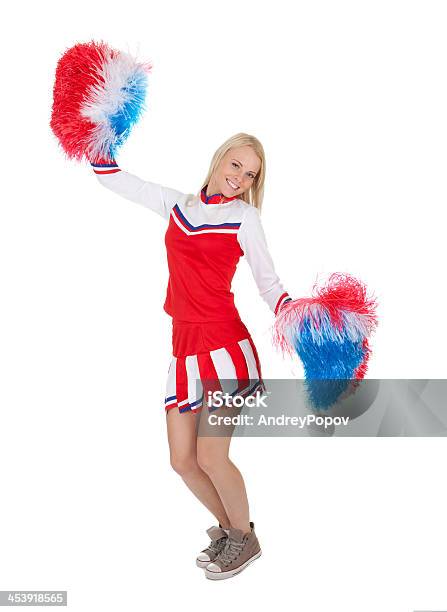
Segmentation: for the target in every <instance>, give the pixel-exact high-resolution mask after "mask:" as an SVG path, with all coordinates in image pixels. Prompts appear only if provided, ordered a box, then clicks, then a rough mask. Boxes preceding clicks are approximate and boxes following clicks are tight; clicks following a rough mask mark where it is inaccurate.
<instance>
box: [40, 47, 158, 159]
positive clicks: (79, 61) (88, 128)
mask: <svg viewBox="0 0 447 612" xmlns="http://www.w3.org/2000/svg"><path fill="white" fill-rule="evenodd" d="M151 68H152V66H151V65H150V64H148V63H140V62H137V61H136V60H135V59H134V58H133V57H132V56H130V55H129V54H127V53H123V52H121V51H117V50H115V49H112V48H111V47H109V46H108V45H107V44H106V43H104V42H100V43H96V42H93V41H92V42H88V43H79V44H77V45H75V46H74V47H71V48H70V49H68V50H67V51H66V52H65V53H64V54H63V55H62V57H61V58H60V59H59V62H58V64H57V68H56V78H55V83H54V89H53V108H52V115H51V122H50V126H51V129H52V130H53V132H54V134H55V136H56V137H57V138H58V140H59V142H60V144H61V146H62V148H63V149H64V151H65V153H66V154H67V156H68V157H69V158H74V159H77V160H82V159H83V158H85V159H87V160H88V161H90V162H92V163H95V162H98V161H108V160H113V159H114V158H115V155H116V152H117V149H118V148H119V147H120V146H121V145H122V144H123V143H124V142H125V140H126V139H127V137H128V135H129V133H130V130H131V128H132V126H133V125H134V124H135V123H136V122H137V121H138V119H139V118H140V116H141V113H142V111H143V110H144V103H145V97H146V90H147V76H148V73H149V72H150V70H151Z"/></svg>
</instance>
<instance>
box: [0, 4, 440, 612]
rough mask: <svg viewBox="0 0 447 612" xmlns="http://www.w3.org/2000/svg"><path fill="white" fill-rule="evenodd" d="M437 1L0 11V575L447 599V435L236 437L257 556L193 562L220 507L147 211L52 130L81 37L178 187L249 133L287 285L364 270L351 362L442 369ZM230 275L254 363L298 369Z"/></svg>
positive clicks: (82, 594) (242, 593)
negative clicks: (177, 352) (201, 483)
mask: <svg viewBox="0 0 447 612" xmlns="http://www.w3.org/2000/svg"><path fill="white" fill-rule="evenodd" d="M446 18H447V5H446V3H445V2H430V1H429V2H427V1H424V2H422V1H420V2H411V1H406V2H397V1H390V0H388V1H387V2H379V1H375V2H360V1H357V2H294V3H292V2H290V3H289V2H285V1H284V0H282V1H276V2H270V3H264V2H260V1H259V0H258V1H257V2H253V1H247V0H244V1H239V2H238V1H234V0H226V1H223V2H210V1H208V2H205V1H204V2H199V1H192V0H189V1H188V2H180V1H178V2H168V1H165V2H163V3H162V2H158V3H152V2H144V3H137V2H134V1H132V0H128V1H127V2H114V1H113V0H109V1H108V2H107V3H105V4H104V3H94V2H85V1H78V2H77V3H74V4H73V3H71V4H67V5H64V4H61V3H56V2H54V3H45V4H42V3H28V4H25V5H24V4H21V3H10V4H8V5H6V8H5V9H4V11H3V15H2V21H3V25H4V28H5V32H4V33H3V35H2V38H1V43H0V44H1V56H2V64H3V65H2V88H3V93H2V99H1V104H2V107H4V108H3V109H2V156H3V158H4V159H3V163H2V166H3V171H2V198H1V225H0V256H1V278H0V283H1V285H0V288H1V294H2V295H1V303H0V308H1V321H0V325H1V339H0V342H1V344H0V351H1V364H0V366H1V370H0V376H1V389H0V394H1V395H0V400H1V420H0V432H1V440H0V465H1V482H0V484H1V500H0V529H1V538H0V590H2V589H3V590H5V589H27V590H31V589H66V590H68V592H69V609H72V610H76V611H88V612H90V611H95V612H97V611H100V610H101V611H102V610H104V611H107V612H111V611H114V610H120V611H122V610H128V611H132V612H133V611H140V610H149V609H153V608H154V606H155V602H156V601H157V604H156V605H157V608H158V609H161V610H165V609H175V608H177V609H182V610H197V609H201V610H203V609H213V610H219V611H220V610H222V611H223V610H228V609H230V608H231V609H243V608H244V606H249V607H250V609H253V608H259V607H263V606H265V607H266V608H270V607H274V608H275V609H276V608H278V609H279V607H280V606H281V607H285V606H287V608H288V609H290V608H292V607H293V608H295V609H299V610H305V611H306V612H323V611H324V612H326V611H328V610H343V611H344V612H351V611H352V612H354V611H355V612H357V611H358V610H362V612H370V611H371V612H373V611H374V612H378V611H380V612H388V611H389V612H391V611H392V612H408V611H412V610H416V609H419V610H420V609H424V610H442V609H444V610H445V609H447V594H446V589H445V550H446V548H445V547H446V535H445V511H446V507H445V501H444V498H443V496H442V492H441V490H442V486H441V484H442V482H443V481H444V480H445V464H446V451H445V442H444V440H443V439H442V438H439V439H433V438H426V439H397V438H394V439H374V438H373V439H332V440H331V439H298V438H295V439H285V440H284V439H279V438H276V439H236V440H234V442H233V459H234V461H235V463H236V464H237V465H238V466H239V468H240V469H241V471H242V473H243V475H244V477H245V479H246V484H247V489H248V494H249V499H250V505H251V514H252V517H251V518H252V520H254V521H255V524H256V530H257V533H258V537H259V540H260V543H261V546H262V548H263V556H262V557H261V559H260V560H259V561H257V562H256V563H255V564H254V565H253V566H252V567H250V568H249V569H247V571H246V572H244V573H243V574H241V575H240V576H238V577H235V578H234V579H232V580H229V581H224V582H222V583H214V582H211V581H207V580H206V579H205V578H204V576H203V573H202V571H201V570H200V569H198V568H197V567H196V566H195V564H194V560H195V556H196V554H197V552H199V551H200V550H201V549H202V548H203V547H204V546H205V545H206V544H207V543H208V538H207V537H206V534H205V533H204V530H205V529H206V528H207V527H209V526H210V525H211V524H212V523H213V522H214V521H213V517H211V516H210V515H209V513H208V511H207V510H206V509H204V508H202V507H201V506H200V504H199V502H198V501H197V500H196V499H195V498H194V497H193V496H192V494H191V493H190V492H189V490H188V489H187V488H186V487H185V486H184V484H183V482H182V481H181V479H180V477H179V476H178V475H177V474H175V473H174V472H173V471H172V470H171V468H170V465H169V459H168V446H167V441H166V431H165V429H166V427H165V415H164V409H163V404H162V401H163V397H164V385H165V379H166V373H167V367H168V363H169V357H170V340H171V338H170V333H171V328H170V319H169V317H168V316H167V315H166V314H165V313H164V312H163V311H162V304H163V300H164V296H165V291H166V283H167V266H166V257H165V251H164V243H163V239H164V231H165V222H164V220H163V219H162V218H161V217H158V216H157V215H154V214H152V213H151V212H150V211H148V210H146V209H144V208H143V207H140V206H138V205H137V204H133V203H130V202H128V201H126V200H122V199H120V198H119V197H118V196H116V195H114V194H112V193H110V192H109V191H107V190H105V189H103V188H102V187H101V186H100V185H99V184H98V183H97V181H96V179H95V177H94V175H93V174H92V172H91V170H90V169H89V168H88V167H87V165H85V164H84V165H77V164H76V163H74V162H68V161H67V160H66V159H65V158H64V155H63V154H62V151H61V149H60V148H59V147H58V144H57V142H56V140H55V138H54V136H53V134H52V133H51V131H50V129H49V120H50V114H51V104H52V87H53V80H54V72H55V68H56V63H57V60H58V58H59V57H60V55H61V54H62V53H63V52H64V50H66V49H67V48H68V47H70V46H71V45H73V44H74V43H76V42H85V41H88V40H90V39H95V40H100V39H102V40H105V41H107V42H108V43H109V44H111V45H112V46H115V47H117V48H119V49H123V50H127V51H130V52H132V53H134V54H135V53H136V54H138V57H139V58H140V59H143V60H150V61H152V62H153V65H154V67H153V71H152V76H151V77H150V84H149V97H148V111H147V113H146V115H145V117H144V119H143V120H142V121H141V123H140V124H138V126H137V127H136V129H135V130H134V132H133V134H132V136H131V137H130V139H129V141H128V143H127V144H126V146H125V147H124V149H123V151H122V153H121V155H120V156H119V161H120V165H121V166H122V167H123V168H124V169H127V170H128V171H130V172H132V173H134V174H137V175H139V176H141V177H143V178H146V179H148V180H151V181H153V182H158V183H161V184H164V185H167V186H169V187H173V188H176V189H179V190H180V191H184V192H189V193H193V192H196V191H197V190H198V188H199V187H200V186H201V181H202V180H203V179H204V177H205V175H206V172H207V169H208V165H209V162H210V159H211V155H212V153H213V152H214V151H215V149H216V148H217V147H218V146H219V145H220V144H221V142H223V141H224V140H226V139H227V138H228V137H229V136H231V135H232V134H234V133H236V132H239V131H244V132H248V133H252V134H255V135H256V136H257V137H258V138H259V139H260V140H261V141H262V143H263V144H264V147H265V150H266V155H267V178H266V195H265V200H264V208H263V214H262V220H263V224H264V228H265V232H266V235H267V240H268V243H269V247H270V250H271V253H272V256H273V259H274V262H275V266H276V269H277V272H278V274H279V275H280V277H281V280H282V281H283V283H284V285H285V287H286V288H287V290H288V291H289V293H291V294H292V295H293V296H294V297H299V296H306V295H309V294H310V291H311V288H312V285H313V283H314V282H315V280H316V279H317V276H318V277H324V276H325V275H326V274H328V273H330V272H335V271H340V272H348V273H351V274H353V275H355V276H357V277H358V278H360V279H362V281H364V282H365V283H366V284H367V286H368V287H369V288H370V289H371V291H373V292H374V293H375V295H376V297H377V299H378V301H379V317H380V326H379V328H378V331H377V333H376V335H375V337H374V338H373V340H372V348H373V351H374V354H373V357H372V359H371V362H370V367H369V371H368V377H370V378H379V377H386V378H425V377H429V378H442V377H445V374H446V366H445V346H446V340H447V338H446V330H445V325H444V318H445V297H446V293H445V270H444V268H445V222H444V219H443V215H444V209H445V206H446V180H445V168H446V156H447V153H446V151H447V149H446V141H447V114H446V108H447V85H446V78H445V74H446V51H447V38H446V36H445V32H446V28H447V23H446V22H447V19H446ZM234 291H235V295H236V304H237V306H238V308H239V311H240V314H241V317H242V319H243V320H244V321H245V322H246V323H247V325H248V327H249V329H250V331H251V332H252V335H253V338H254V340H255V343H256V345H257V347H258V350H259V352H260V357H261V360H262V365H263V373H264V376H265V377H266V378H269V377H282V378H284V377H293V376H296V375H298V376H300V375H301V369H300V366H299V365H298V364H291V363H289V362H285V361H283V360H282V358H281V357H279V356H278V355H277V354H275V352H274V350H273V348H272V346H271V343H270V326H271V324H272V322H273V321H272V315H271V313H270V311H269V310H268V308H267V306H266V305H265V304H264V302H263V301H262V300H261V299H260V298H259V296H258V294H257V290H256V286H255V284H254V281H253V279H252V277H251V274H250V269H249V267H248V266H247V264H246V262H245V261H241V263H240V265H239V269H238V271H237V274H236V278H235V282H234Z"/></svg>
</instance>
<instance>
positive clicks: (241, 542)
mask: <svg viewBox="0 0 447 612" xmlns="http://www.w3.org/2000/svg"><path fill="white" fill-rule="evenodd" d="M250 527H251V531H250V533H246V534H244V533H243V532H242V531H241V530H240V529H233V528H230V532H229V534H228V538H227V540H226V542H225V546H224V548H223V550H222V552H221V553H220V554H219V555H218V556H217V557H216V558H215V560H214V561H212V562H211V563H209V565H207V566H206V568H205V576H206V577H207V578H209V579H210V580H224V579H225V578H231V577H232V576H235V575H236V574H239V573H240V572H242V571H243V570H244V569H245V568H246V567H247V565H249V564H250V563H252V562H253V561H254V560H255V559H257V558H258V557H260V556H261V547H260V546H259V542H258V538H257V537H256V534H255V526H254V524H253V523H250Z"/></svg>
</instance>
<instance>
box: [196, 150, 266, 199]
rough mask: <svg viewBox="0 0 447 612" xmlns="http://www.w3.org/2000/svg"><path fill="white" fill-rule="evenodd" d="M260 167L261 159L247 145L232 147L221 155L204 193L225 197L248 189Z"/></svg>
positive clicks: (239, 193)
mask: <svg viewBox="0 0 447 612" xmlns="http://www.w3.org/2000/svg"><path fill="white" fill-rule="evenodd" d="M260 168H261V160H260V159H259V157H258V156H257V155H256V153H255V152H254V150H253V149H252V148H251V147H250V146H249V145H244V146H242V147H233V148H232V149H229V150H228V151H227V152H226V153H225V155H224V156H223V158H222V160H221V162H220V164H219V165H218V167H217V168H216V170H215V172H214V174H213V176H212V177H211V179H210V182H209V185H208V188H207V190H206V195H207V196H210V195H213V194H215V193H221V194H222V195H224V196H225V197H227V198H231V197H233V196H239V195H241V194H243V193H244V192H245V191H247V190H248V189H250V187H251V186H252V185H253V181H254V179H255V177H256V175H257V173H258V172H259V170H260Z"/></svg>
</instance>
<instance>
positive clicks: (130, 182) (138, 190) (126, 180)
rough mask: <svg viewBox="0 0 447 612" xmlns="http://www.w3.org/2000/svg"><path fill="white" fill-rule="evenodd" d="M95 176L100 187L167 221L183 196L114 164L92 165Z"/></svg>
mask: <svg viewBox="0 0 447 612" xmlns="http://www.w3.org/2000/svg"><path fill="white" fill-rule="evenodd" d="M92 166H93V170H94V172H95V175H96V177H97V179H98V180H99V182H100V183H101V185H103V186H104V187H107V189H110V190H111V191H114V192H115V193H117V194H119V195H120V196H122V197H124V198H126V199H127V200H131V201H132V202H136V203H137V204H141V205H142V206H145V207H146V208H149V209H150V210H153V211H154V212H156V213H158V214H159V215H161V216H162V217H164V218H165V219H169V215H170V213H171V209H172V207H173V206H174V205H175V204H176V202H177V200H178V199H179V198H181V197H183V196H184V194H183V193H182V192H180V191H176V190H175V189H170V188H169V187H163V185H158V184H157V183H151V182H150V181H144V180H143V179H141V178H139V177H138V176H135V175H134V174H130V173H129V172H125V171H124V170H121V169H120V168H119V167H118V165H117V164H116V162H107V163H103V164H92Z"/></svg>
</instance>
